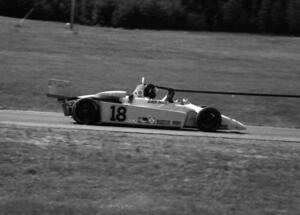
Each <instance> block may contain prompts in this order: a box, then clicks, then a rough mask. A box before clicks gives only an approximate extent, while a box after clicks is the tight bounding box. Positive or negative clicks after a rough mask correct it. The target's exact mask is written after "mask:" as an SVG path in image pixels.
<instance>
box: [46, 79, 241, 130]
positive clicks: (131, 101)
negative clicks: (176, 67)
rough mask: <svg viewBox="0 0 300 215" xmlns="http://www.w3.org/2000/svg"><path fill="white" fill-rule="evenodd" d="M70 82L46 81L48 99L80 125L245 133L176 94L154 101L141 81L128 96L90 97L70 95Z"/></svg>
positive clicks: (148, 86)
mask: <svg viewBox="0 0 300 215" xmlns="http://www.w3.org/2000/svg"><path fill="white" fill-rule="evenodd" d="M71 94H72V92H70V82H68V81H62V80H54V79H52V80H49V83H48V94H47V95H48V96H49V97H53V98H56V99H57V100H58V101H59V102H61V103H62V108H63V112H64V115H65V116H71V117H72V118H73V119H74V120H75V121H76V122H77V123H79V124H88V125H93V124H110V125H125V126H126V125H128V126H142V127H154V128H155V127H157V128H170V129H199V130H201V131H208V132H213V131H217V130H245V129H246V128H245V126H244V125H243V124H242V123H240V122H238V121H236V120H234V119H231V118H229V117H227V116H225V115H222V114H221V113H220V112H219V111H218V110H217V109H216V108H213V107H205V106H197V105H194V104H192V103H191V102H189V101H188V100H187V99H184V98H181V99H176V100H174V94H175V91H174V90H172V89H171V88H168V90H167V95H166V96H165V97H164V98H162V99H157V98H156V95H157V87H156V86H154V85H153V84H146V83H145V81H144V78H143V79H142V83H140V84H138V85H137V87H136V88H135V90H134V91H133V92H132V93H131V94H127V93H126V91H104V92H100V93H96V94H92V95H83V96H71Z"/></svg>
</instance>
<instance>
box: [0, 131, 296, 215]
mask: <svg viewBox="0 0 300 215" xmlns="http://www.w3.org/2000/svg"><path fill="white" fill-rule="evenodd" d="M0 134H1V140H0V193H1V196H0V199H1V201H0V214H11V215H13V214H20V213H22V214H24V215H26V214H298V212H299V210H300V208H299V198H300V193H299V190H300V189H299V188H300V180H299V179H300V175H299V172H300V171H299V168H300V166H299V164H300V160H299V158H300V156H299V155H300V148H299V144H296V143H281V142H278V141H272V142H269V141H253V140H222V139H218V138H187V137H176V138H174V137H169V136H164V135H137V134H124V133H123V134H121V133H111V132H102V131H100V132H99V131H69V130H59V129H39V128H25V127H24V128H23V127H1V129H0ZM54 134H55V135H54Z"/></svg>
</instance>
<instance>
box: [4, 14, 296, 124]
mask: <svg viewBox="0 0 300 215" xmlns="http://www.w3.org/2000/svg"><path fill="white" fill-rule="evenodd" d="M17 22H18V20H16V19H12V18H4V17H0V25H1V29H0V65H1V67H0V75H1V79H0V97H1V104H0V106H1V107H0V108H3V109H4V108H8V109H25V110H27V109H30V110H32V109H33V110H47V111H60V107H59V105H57V104H56V102H55V101H54V100H51V99H49V98H47V97H46V96H45V94H46V88H47V81H48V79H50V78H57V79H67V80H71V81H73V82H74V83H75V84H76V87H77V89H78V92H81V93H84V94H87V93H95V92H100V91H104V90H128V91H131V90H132V89H133V88H134V87H135V86H136V84H137V82H139V80H140V79H141V77H143V76H145V77H146V78H147V80H149V81H150V82H152V83H154V84H158V85H166V86H170V87H175V88H187V89H199V90H219V91H222V90H224V91H242V92H258V93H259V92H262V93H280V94H285V93H286V94H300V85H299V81H300V71H299V70H300V38H296V37H274V36H259V35H248V34H229V33H207V32H200V33H199V32H197V33H196V32H183V31H182V32H178V31H176V32H175V31H145V30H122V29H110V28H99V27H85V26H76V28H77V32H78V33H77V34H73V33H71V32H70V31H69V30H68V29H66V28H65V27H64V24H63V23H53V22H38V21H31V20H28V21H26V22H25V24H24V25H23V26H22V27H16V26H15V24H16V23H17ZM179 96H187V97H188V98H190V99H191V100H192V101H193V102H194V103H195V104H199V105H211V106H215V107H217V108H219V109H220V110H221V111H222V112H223V113H224V114H226V115H229V116H232V117H234V118H236V119H238V120H240V121H242V122H244V123H246V124H252V125H268V126H282V127H299V126H300V124H299V122H300V112H299V105H300V101H299V99H279V98H254V97H241V96H236V97H231V96H211V95H210V96H208V95H195V94H190V95H187V94H181V95H179Z"/></svg>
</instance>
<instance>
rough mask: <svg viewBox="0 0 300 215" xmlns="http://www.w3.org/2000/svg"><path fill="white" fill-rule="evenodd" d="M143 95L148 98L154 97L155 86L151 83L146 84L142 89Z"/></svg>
mask: <svg viewBox="0 0 300 215" xmlns="http://www.w3.org/2000/svg"><path fill="white" fill-rule="evenodd" d="M144 96H145V97H148V98H150V99H154V98H155V97H156V88H155V86H154V85H153V84H147V86H146V87H145V89H144Z"/></svg>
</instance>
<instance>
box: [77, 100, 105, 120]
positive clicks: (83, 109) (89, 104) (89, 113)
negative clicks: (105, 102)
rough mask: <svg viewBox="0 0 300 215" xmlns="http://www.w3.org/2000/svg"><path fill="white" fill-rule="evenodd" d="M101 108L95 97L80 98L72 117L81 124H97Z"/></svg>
mask: <svg viewBox="0 0 300 215" xmlns="http://www.w3.org/2000/svg"><path fill="white" fill-rule="evenodd" d="M99 109H100V108H99V105H98V104H97V103H96V101H94V100H93V99H90V98H85V99H80V100H78V101H77V102H76V103H75V104H74V106H73V110H72V117H73V119H74V120H75V121H76V122H77V123H79V124H85V125H91V124H95V123H96V122H98V121H99V119H100V112H99Z"/></svg>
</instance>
